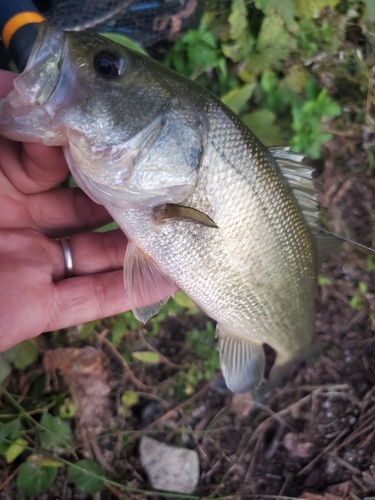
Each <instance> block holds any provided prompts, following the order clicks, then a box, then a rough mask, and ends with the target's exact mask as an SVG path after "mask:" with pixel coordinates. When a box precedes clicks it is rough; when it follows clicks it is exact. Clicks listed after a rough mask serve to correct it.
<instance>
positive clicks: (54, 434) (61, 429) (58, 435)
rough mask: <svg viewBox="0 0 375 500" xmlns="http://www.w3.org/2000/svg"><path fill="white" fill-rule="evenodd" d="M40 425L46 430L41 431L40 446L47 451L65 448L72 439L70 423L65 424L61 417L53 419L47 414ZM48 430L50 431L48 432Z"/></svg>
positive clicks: (43, 416) (44, 414)
mask: <svg viewBox="0 0 375 500" xmlns="http://www.w3.org/2000/svg"><path fill="white" fill-rule="evenodd" d="M40 424H41V425H43V427H46V430H44V429H41V430H40V444H41V445H42V446H43V448H45V449H46V450H50V449H53V448H65V447H66V446H67V443H69V442H70V440H71V438H72V431H71V429H70V426H69V423H68V422H64V421H63V420H61V418H59V417H53V416H52V415H51V414H50V413H48V412H45V413H43V415H42V418H41V419H40ZM47 429H48V430H47Z"/></svg>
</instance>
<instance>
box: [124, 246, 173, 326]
mask: <svg viewBox="0 0 375 500" xmlns="http://www.w3.org/2000/svg"><path fill="white" fill-rule="evenodd" d="M124 285H125V290H126V291H127V292H128V295H129V299H130V304H131V307H132V310H133V313H134V316H135V317H136V318H137V319H138V320H139V321H142V322H143V323H146V321H148V320H149V319H150V318H151V317H152V316H154V315H155V314H157V313H158V312H159V311H160V309H161V308H162V307H163V305H164V304H165V303H166V302H167V300H168V299H169V297H171V296H172V295H173V294H174V292H175V291H176V285H175V284H174V282H173V281H172V279H171V278H170V277H169V276H167V275H166V274H164V273H163V272H162V271H161V269H160V268H159V266H158V265H157V264H156V263H155V262H154V260H153V259H152V258H151V257H150V256H148V255H147V254H146V253H144V252H143V251H142V250H140V249H139V248H138V247H136V246H135V245H134V243H132V242H129V244H128V247H127V250H126V254H125V258H124ZM155 297H161V300H158V301H157V302H155ZM163 297H164V298H163Z"/></svg>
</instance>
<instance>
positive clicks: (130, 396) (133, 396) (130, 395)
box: [121, 391, 139, 407]
mask: <svg viewBox="0 0 375 500" xmlns="http://www.w3.org/2000/svg"><path fill="white" fill-rule="evenodd" d="M138 401H139V397H138V394H137V393H136V392H134V391H125V392H124V394H123V395H122V396H121V403H122V404H123V405H125V406H127V407H130V406H134V405H135V404H137V403H138Z"/></svg>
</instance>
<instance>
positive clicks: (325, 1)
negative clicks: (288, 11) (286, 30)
mask: <svg viewBox="0 0 375 500" xmlns="http://www.w3.org/2000/svg"><path fill="white" fill-rule="evenodd" d="M338 3H339V0H294V6H295V9H296V15H297V17H300V18H308V19H313V18H317V17H319V14H320V13H321V11H322V10H323V9H324V8H327V7H328V8H331V9H334V8H335V7H336V5H337V4H338Z"/></svg>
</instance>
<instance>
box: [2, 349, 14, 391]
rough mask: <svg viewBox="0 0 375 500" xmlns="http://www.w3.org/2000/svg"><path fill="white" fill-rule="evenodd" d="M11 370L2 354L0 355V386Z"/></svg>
mask: <svg viewBox="0 0 375 500" xmlns="http://www.w3.org/2000/svg"><path fill="white" fill-rule="evenodd" d="M11 371H12V368H11V366H10V364H9V362H8V361H7V359H6V358H5V356H4V354H1V353H0V384H2V383H3V382H4V380H5V379H6V378H7V376H8V375H9V374H10V373H11Z"/></svg>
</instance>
